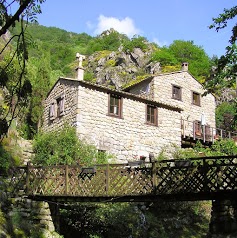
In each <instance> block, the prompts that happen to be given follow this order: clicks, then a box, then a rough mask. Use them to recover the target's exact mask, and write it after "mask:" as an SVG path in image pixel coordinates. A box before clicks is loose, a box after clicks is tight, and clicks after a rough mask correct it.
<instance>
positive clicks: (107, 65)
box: [105, 59, 116, 67]
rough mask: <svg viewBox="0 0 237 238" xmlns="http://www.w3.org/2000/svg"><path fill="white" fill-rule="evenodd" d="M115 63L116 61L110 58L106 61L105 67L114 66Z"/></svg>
mask: <svg viewBox="0 0 237 238" xmlns="http://www.w3.org/2000/svg"><path fill="white" fill-rule="evenodd" d="M115 64H116V61H115V60H114V59H110V60H107V61H106V64H105V67H114V66H115Z"/></svg>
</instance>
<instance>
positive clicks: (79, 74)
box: [76, 53, 86, 81]
mask: <svg viewBox="0 0 237 238" xmlns="http://www.w3.org/2000/svg"><path fill="white" fill-rule="evenodd" d="M85 58H86V57H85V56H84V55H80V54H79V53H76V59H77V61H78V67H77V68H76V71H77V75H76V78H77V80H78V81H82V80H83V79H84V68H83V67H82V61H83V60H84V59H85Z"/></svg>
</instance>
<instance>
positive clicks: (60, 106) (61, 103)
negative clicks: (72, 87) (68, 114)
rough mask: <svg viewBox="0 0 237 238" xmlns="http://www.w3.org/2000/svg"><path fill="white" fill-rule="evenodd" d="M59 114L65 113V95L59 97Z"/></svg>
mask: <svg viewBox="0 0 237 238" xmlns="http://www.w3.org/2000/svg"><path fill="white" fill-rule="evenodd" d="M56 101H57V116H58V117H60V116H63V115H64V96H61V97H59V98H57V100H56Z"/></svg>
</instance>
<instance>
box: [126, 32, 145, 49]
mask: <svg viewBox="0 0 237 238" xmlns="http://www.w3.org/2000/svg"><path fill="white" fill-rule="evenodd" d="M147 43H148V41H147V39H146V38H145V37H143V36H137V35H136V36H134V37H133V38H132V39H131V40H130V41H126V42H124V44H123V49H124V51H130V52H132V51H133V50H134V48H140V49H141V50H143V51H145V50H147V49H148V44H147Z"/></svg>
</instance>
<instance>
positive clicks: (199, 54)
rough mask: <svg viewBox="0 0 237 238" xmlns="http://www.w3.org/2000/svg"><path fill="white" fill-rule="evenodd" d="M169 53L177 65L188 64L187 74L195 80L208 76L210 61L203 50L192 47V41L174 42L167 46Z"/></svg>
mask: <svg viewBox="0 0 237 238" xmlns="http://www.w3.org/2000/svg"><path fill="white" fill-rule="evenodd" d="M169 52H170V53H171V54H173V55H174V58H175V59H176V60H177V61H178V62H179V65H181V63H183V62H188V63H189V72H191V74H192V75H193V76H194V77H196V78H197V79H200V77H202V76H208V75H209V71H210V67H211V61H210V59H209V57H208V55H207V54H206V53H205V51H204V50H203V48H202V47H200V46H196V45H194V43H193V41H182V40H175V41H174V42H173V43H172V44H171V45H170V46H169Z"/></svg>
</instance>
